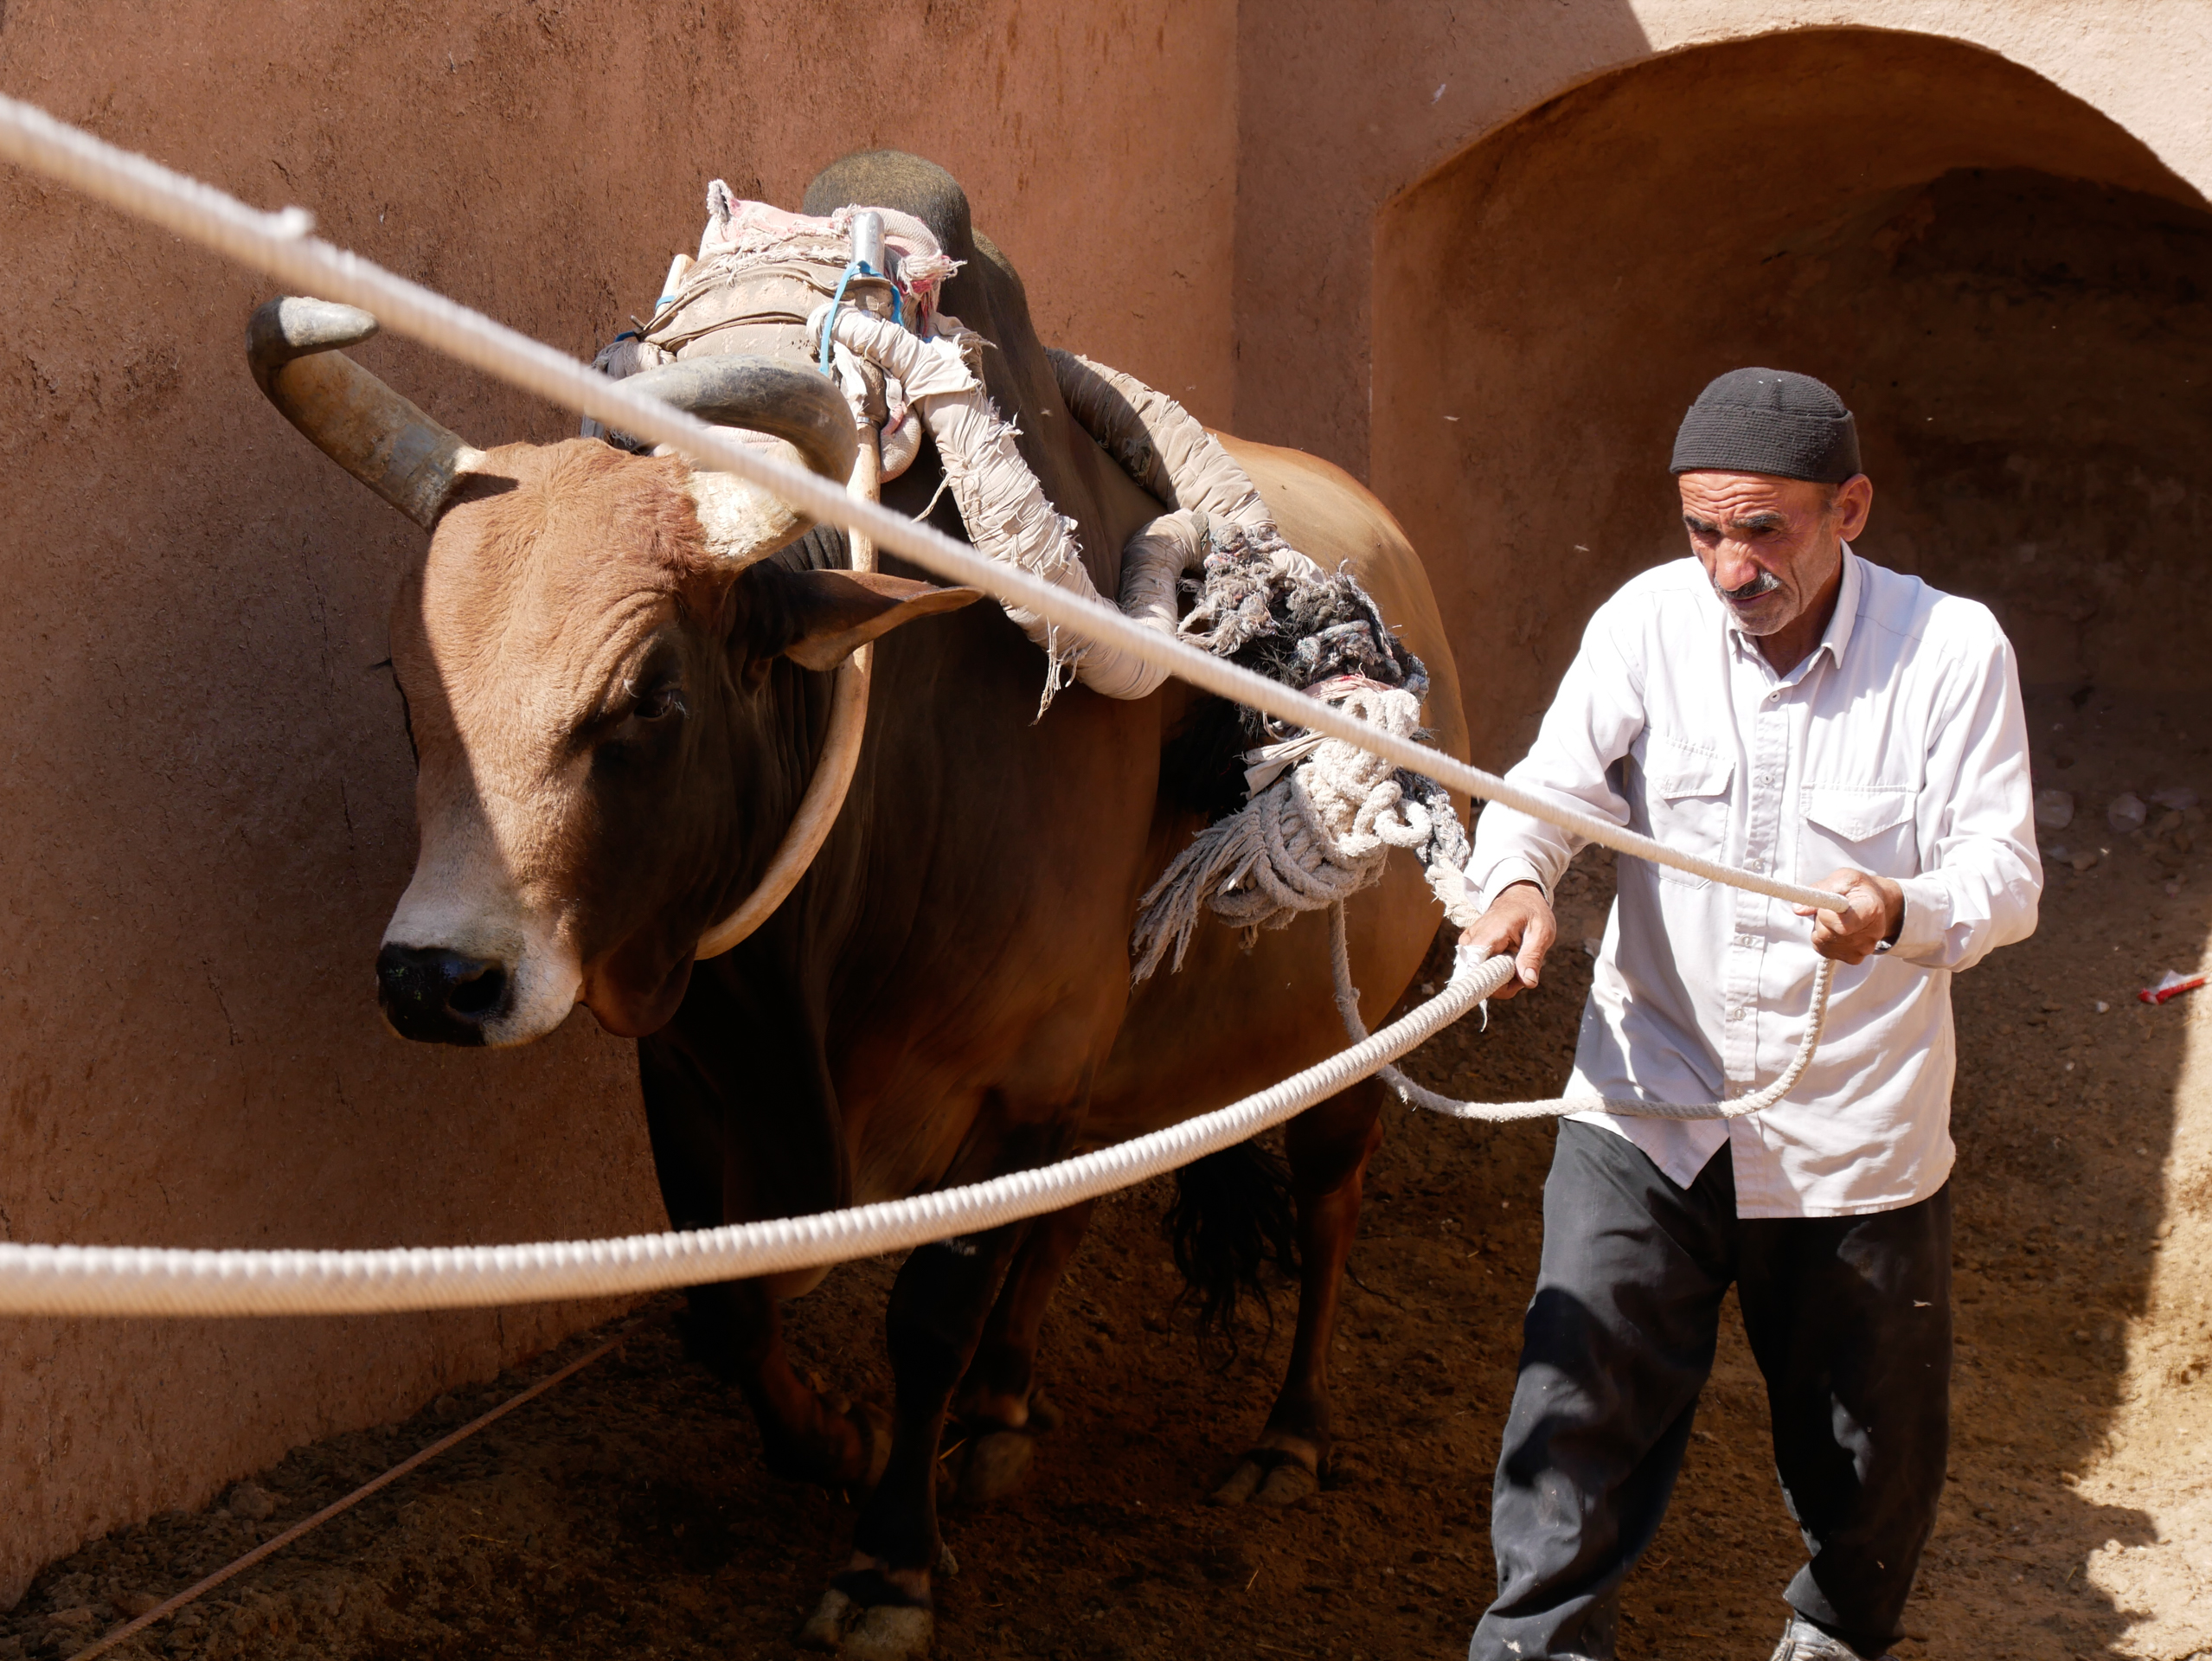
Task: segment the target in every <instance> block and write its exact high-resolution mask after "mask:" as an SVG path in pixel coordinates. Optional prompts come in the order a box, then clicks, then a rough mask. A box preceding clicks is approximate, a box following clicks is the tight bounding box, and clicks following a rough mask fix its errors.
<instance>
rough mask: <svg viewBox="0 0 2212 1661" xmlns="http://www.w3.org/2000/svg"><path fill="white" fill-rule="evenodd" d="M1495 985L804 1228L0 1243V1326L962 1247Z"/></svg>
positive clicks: (1222, 1136)
mask: <svg viewBox="0 0 2212 1661" xmlns="http://www.w3.org/2000/svg"><path fill="white" fill-rule="evenodd" d="M1512 972H1513V959H1510V958H1508V957H1496V958H1491V959H1489V960H1488V961H1487V962H1484V961H1483V960H1480V959H1477V958H1475V957H1474V956H1473V955H1472V954H1471V953H1469V952H1461V953H1459V956H1458V957H1457V959H1455V960H1454V961H1453V964H1452V976H1451V978H1450V980H1449V981H1448V982H1447V983H1446V985H1445V987H1444V990H1443V991H1441V992H1439V993H1438V995H1437V996H1436V997H1433V998H1431V999H1430V1000H1429V1001H1428V1002H1427V1003H1426V1004H1421V1005H1420V1006H1419V1007H1418V1008H1416V1009H1414V1010H1410V1011H1408V1012H1407V1014H1406V1015H1405V1016H1403V1017H1402V1018H1401V1019H1400V1020H1398V1021H1396V1022H1394V1023H1392V1024H1391V1025H1389V1026H1388V1027H1385V1028H1384V1029H1382V1031H1381V1032H1378V1033H1376V1034H1375V1036H1372V1037H1370V1038H1368V1039H1366V1040H1364V1041H1363V1042H1360V1043H1357V1044H1355V1045H1354V1046H1353V1047H1352V1048H1351V1049H1347V1050H1343V1051H1342V1052H1340V1053H1339V1054H1337V1055H1332V1056H1330V1058H1329V1059H1328V1060H1327V1061H1322V1062H1320V1063H1318V1065H1316V1066H1313V1067H1310V1068H1306V1069H1305V1071H1304V1072H1302V1073H1298V1074H1293V1075H1292V1076H1291V1077H1290V1078H1287V1079H1285V1080H1284V1081H1282V1082H1281V1083H1280V1084H1278V1085H1275V1086H1273V1087H1272V1088H1269V1089H1266V1090H1262V1091H1260V1093H1258V1094H1256V1095H1251V1096H1247V1097H1245V1098H1244V1099H1243V1100H1241V1101H1236V1102H1232V1103H1231V1104H1230V1105H1229V1106H1227V1107H1223V1108H1220V1109H1218V1110H1216V1111H1215V1112H1213V1113H1206V1114H1202V1115H1201V1116H1200V1117H1198V1118H1196V1119H1186V1120H1185V1121H1184V1122H1183V1123H1182V1124H1180V1125H1175V1126H1170V1127H1169V1128H1167V1129H1166V1130H1164V1131H1155V1132H1152V1134H1151V1135H1150V1136H1140V1137H1137V1138H1133V1139H1132V1140H1130V1141H1127V1142H1119V1143H1116V1144H1115V1145H1113V1146H1112V1147H1110V1148H1100V1149H1099V1150H1098V1151H1096V1152H1094V1153H1086V1154H1080V1155H1078V1156H1077V1157H1076V1158H1073V1159H1068V1160H1063V1161H1061V1163H1060V1164H1055V1165H1048V1166H1045V1167H1044V1168H1042V1170H1021V1171H1015V1172H1012V1173H1011V1174H1010V1175H1008V1176H1004V1177H994V1178H992V1179H991V1181H989V1182H984V1183H971V1184H970V1185H968V1186H965V1187H961V1188H947V1189H939V1190H937V1191H936V1192H935V1193H932V1194H917V1195H915V1196H912V1197H911V1198H908V1199H903V1200H886V1201H883V1202H880V1203H877V1204H875V1205H861V1206H855V1207H853V1208H852V1209H850V1210H845V1211H825V1212H820V1213H817V1214H815V1215H811V1216H804V1217H779V1218H776V1219H773V1220H772V1221H769V1222H747V1223H739V1224H733V1225H731V1226H729V1227H728V1228H707V1229H700V1230H698V1231H696V1232H689V1233H682V1234H661V1235H632V1236H630V1237H628V1238H627V1239H622V1240H580V1241H557V1242H553V1243H549V1244H546V1245H539V1246H439V1247H409V1248H403V1249H401V1250H396V1251H381V1252H304V1251H303V1252H281V1251H279V1252H244V1251H235V1252H208V1251H198V1252H195V1251H170V1250H161V1249H157V1248H155V1247H132V1246H16V1245H6V1244H0V1315H199V1316H231V1315H337V1314H367V1313H372V1312H375V1311H393V1310H418V1309H462V1308H471V1307H476V1306H478V1305H491V1304H522V1303H542V1302H545V1301H547V1300H548V1299H569V1298H610V1297H627V1296H634V1295H636V1294H638V1293H641V1292H658V1291H662V1290H664V1289H665V1288H668V1287H670V1286H697V1285H700V1284H702V1283H703V1282H706V1281H710V1280H736V1279H748V1278H750V1277H752V1276H754V1275H762V1274H778V1273H784V1272H785V1271H787V1270H792V1269H806V1268H816V1267H821V1266H822V1265H824V1264H828V1263H847V1262H850V1261H852V1260H855V1259H856V1258H862V1257H874V1256H876V1255H877V1254H881V1253H884V1252H896V1251H903V1250H906V1249H907V1248H908V1247H915V1246H926V1245H927V1244H929V1243H930V1242H931V1241H939V1240H945V1239H947V1238H949V1237H952V1236H955V1235H974V1234H980V1233H982V1232H984V1230H986V1229H991V1228H999V1227H1001V1226H1003V1225H1004V1224H1006V1223H1010V1222H1020V1221H1021V1220H1022V1219H1023V1218H1025V1217H1035V1216H1040V1215H1043V1214H1044V1213H1046V1212H1048V1211H1058V1210H1061V1209H1063V1208H1065V1207H1067V1206H1070V1205H1074V1204H1076V1203H1078V1202H1080V1201H1083V1200H1089V1199H1095V1198H1097V1197H1098V1196H1100V1195H1101V1194H1110V1193H1112V1192H1113V1191H1115V1190H1118V1189H1124V1188H1127V1187H1130V1186H1131V1185H1132V1184H1133V1183H1141V1182H1144V1181H1145V1180H1146V1179H1147V1178H1149V1177H1158V1176H1162V1175H1164V1174H1165V1173H1166V1172H1168V1171H1170V1170H1176V1169H1177V1167H1179V1166H1182V1165H1186V1164H1189V1163H1190V1162H1191V1161H1192V1160H1194V1159H1198V1158H1203V1157H1204V1156H1206V1155H1207V1154H1209V1153H1216V1152H1219V1151H1221V1149H1223V1148H1228V1147H1234V1146H1235V1145H1237V1144H1238V1143H1240V1142H1243V1141H1247V1140H1248V1139H1249V1138H1252V1137H1253V1136H1256V1135H1258V1134H1259V1133H1260V1132H1262V1131H1265V1130H1267V1129H1269V1128H1271V1127H1272V1126H1277V1125H1280V1124H1282V1123H1283V1122H1284V1121H1286V1119H1294V1118H1296V1117H1297V1116H1298V1114H1299V1113H1304V1112H1305V1110H1306V1109H1307V1108H1308V1107H1310V1106H1312V1105H1313V1104H1314V1103H1315V1102H1318V1101H1321V1100H1326V1099H1327V1098H1328V1097H1330V1096H1333V1095H1335V1094H1336V1093H1337V1092H1338V1091H1340V1090H1343V1089H1344V1088H1345V1087H1348V1086H1350V1085H1352V1084H1356V1083H1357V1082H1358V1081H1360V1080H1362V1079H1363V1078H1366V1077H1367V1076H1368V1075H1369V1074H1372V1073H1373V1072H1374V1071H1375V1068H1378V1067H1381V1066H1382V1065H1383V1064H1384V1063H1385V1062H1387V1061H1393V1060H1395V1058H1396V1057H1398V1056H1400V1055H1404V1054H1405V1053H1406V1052H1407V1050H1409V1049H1414V1047H1415V1046H1417V1045H1419V1044H1420V1043H1422V1042H1425V1041H1426V1040H1427V1038H1428V1037H1429V1036H1431V1035H1433V1033H1435V1032H1436V1031H1437V1030H1438V1029H1440V1028H1442V1027H1444V1026H1446V1024H1448V1023H1451V1022H1452V1021H1454V1020H1457V1019H1458V1018H1459V1016H1461V1015H1463V1014H1465V1012H1466V1011H1467V1010H1470V1009H1471V1008H1473V1007H1474V1006H1475V1005H1476V1004H1478V1003H1480V1002H1481V1001H1482V1000H1483V999H1484V998H1485V997H1489V996H1490V995H1491V993H1492V992H1493V991H1497V988H1498V987H1500V986H1502V985H1504V984H1505V979H1506V977H1507V976H1509V975H1510V974H1511V973H1512Z"/></svg>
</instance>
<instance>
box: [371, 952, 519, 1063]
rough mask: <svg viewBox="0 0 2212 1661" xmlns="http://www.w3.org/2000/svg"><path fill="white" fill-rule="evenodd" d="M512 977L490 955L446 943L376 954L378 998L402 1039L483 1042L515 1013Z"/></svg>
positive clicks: (450, 1042) (434, 1041) (462, 1042)
mask: <svg viewBox="0 0 2212 1661" xmlns="http://www.w3.org/2000/svg"><path fill="white" fill-rule="evenodd" d="M514 991H515V981H514V977H513V976H511V975H510V974H509V973H508V972H507V965H505V964H503V963H500V962H498V961H497V960H496V959H490V958H471V957H467V956H465V955H463V954H462V953H461V952H449V951H446V949H445V948H444V947H442V946H385V947H384V948H383V949H382V950H381V951H380V952H377V954H376V1001H377V1002H378V1003H379V1004H381V1005H382V1006H383V1009H384V1018H385V1019H386V1020H387V1021H389V1022H390V1023H392V1029H393V1030H394V1032H396V1033H398V1034H399V1035H400V1036H401V1037H402V1038H414V1039H417V1040H419V1041H420V1042H424V1043H430V1044H481V1043H484V1042H487V1039H488V1029H490V1027H491V1025H492V1024H493V1023H495V1022H497V1021H499V1020H501V1019H503V1018H504V1017H505V1016H507V1015H509V1014H510V1013H511V1012H512V1010H513V1005H514V1001H515V998H514Z"/></svg>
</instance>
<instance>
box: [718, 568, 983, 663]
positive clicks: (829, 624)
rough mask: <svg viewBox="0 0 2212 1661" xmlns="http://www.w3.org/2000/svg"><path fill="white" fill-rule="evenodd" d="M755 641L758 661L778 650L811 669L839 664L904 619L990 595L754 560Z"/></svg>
mask: <svg viewBox="0 0 2212 1661" xmlns="http://www.w3.org/2000/svg"><path fill="white" fill-rule="evenodd" d="M745 580H746V581H747V583H748V584H749V585H751V586H752V587H753V601H754V604H753V608H752V611H753V615H752V625H751V627H750V628H749V629H748V630H747V635H748V637H749V638H748V640H747V645H749V646H750V647H751V649H752V655H753V658H754V660H755V661H756V662H758V661H761V660H764V659H766V658H769V657H776V656H778V655H779V654H780V655H781V656H783V657H788V658H790V659H791V660H792V662H793V663H795V664H799V665H800V666H801V667H803V668H806V669H835V668H836V667H837V665H838V664H842V663H843V662H844V661H845V659H846V658H847V657H850V656H851V655H852V653H853V651H854V649H855V648H856V647H858V646H864V645H867V644H868V643H869V641H871V640H873V639H875V638H876V637H877V636H878V635H883V634H888V633H889V632H891V631H892V630H893V629H895V628H897V627H898V626H899V625H901V623H911V622H913V621H914V619H916V618H919V617H934V616H936V615H937V613H939V612H957V611H958V610H959V609H960V607H961V606H967V605H971V604H972V603H973V602H975V601H976V600H981V599H982V598H983V593H982V591H981V590H980V589H977V588H939V587H937V586H936V585H935V584H933V583H927V582H915V581H914V580H912V579H910V578H907V577H887V576H883V575H882V574H878V573H876V572H873V571H787V570H784V569H782V568H779V567H776V566H754V567H753V568H752V569H751V570H749V571H747V573H746V574H745Z"/></svg>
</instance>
